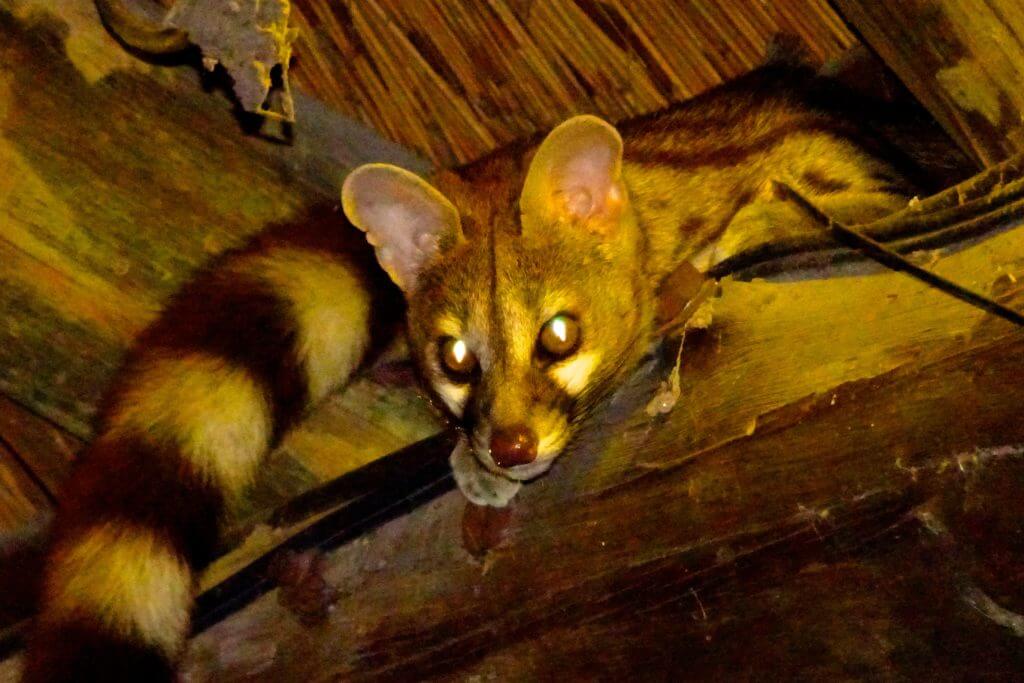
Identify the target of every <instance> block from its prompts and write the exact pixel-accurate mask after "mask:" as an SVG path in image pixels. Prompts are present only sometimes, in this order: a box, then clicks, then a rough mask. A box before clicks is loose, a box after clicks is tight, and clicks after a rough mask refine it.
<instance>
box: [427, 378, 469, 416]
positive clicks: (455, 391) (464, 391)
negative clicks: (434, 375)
mask: <svg viewBox="0 0 1024 683" xmlns="http://www.w3.org/2000/svg"><path fill="white" fill-rule="evenodd" d="M434 390H435V391H436V392H437V395H438V396H440V397H441V400H442V401H444V404H445V405H446V406H448V410H450V411H452V414H453V415H455V417H462V411H464V410H465V409H466V400H467V399H468V398H469V387H467V386H465V385H461V384H451V383H449V382H436V383H435V384H434Z"/></svg>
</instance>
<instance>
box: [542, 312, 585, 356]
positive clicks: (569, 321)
mask: <svg viewBox="0 0 1024 683" xmlns="http://www.w3.org/2000/svg"><path fill="white" fill-rule="evenodd" d="M537 341H538V343H539V344H540V348H541V350H543V351H544V353H546V354H548V355H549V356H553V357H555V358H565V357H566V356H569V355H572V354H573V353H575V351H576V349H577V348H578V347H579V345H580V324H579V323H578V322H576V319H575V318H573V317H572V316H569V315H566V314H565V313H559V314H558V315H556V316H555V317H554V318H552V319H551V320H549V321H547V322H546V323H544V326H543V327H541V328H540V337H539V338H538V340H537Z"/></svg>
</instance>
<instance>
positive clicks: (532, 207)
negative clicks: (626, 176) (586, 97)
mask: <svg viewBox="0 0 1024 683" xmlns="http://www.w3.org/2000/svg"><path fill="white" fill-rule="evenodd" d="M621 174H622V137H621V136H620V135H619V132H618V131H617V130H615V128H614V126H612V125H611V124H609V123H607V122H605V121H602V120H601V119H599V118H597V117H596V116H575V117H573V118H571V119H569V120H568V121H565V122H564V123H562V124H560V125H559V126H558V127H556V128H555V129H554V130H553V131H551V133H549V134H548V136H547V137H546V138H545V139H544V142H542V143H541V145H540V147H539V148H538V149H537V153H536V155H535V156H534V157H533V161H532V162H531V163H530V169H529V171H528V172H527V174H526V182H525V184H524V185H523V193H522V196H521V197H520V201H519V206H520V207H521V209H522V213H523V216H522V220H523V224H524V228H525V227H526V226H527V224H529V223H531V222H532V221H535V220H540V221H552V220H554V221H563V222H569V223H573V224H578V225H581V226H582V227H584V228H586V229H588V230H591V231H593V232H597V233H602V234H603V233H608V232H610V231H611V230H612V229H614V227H615V226H616V225H617V224H618V221H619V218H620V217H621V215H622V210H623V207H624V206H625V203H626V192H625V187H624V186H623V184H622V178H621Z"/></svg>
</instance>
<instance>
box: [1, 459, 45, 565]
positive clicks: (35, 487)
mask: <svg viewBox="0 0 1024 683" xmlns="http://www.w3.org/2000/svg"><path fill="white" fill-rule="evenodd" d="M50 511H51V499H50V498H49V497H48V496H47V493H46V491H45V490H44V489H43V487H42V486H40V485H39V482H38V480H37V479H35V478H34V477H33V476H32V474H31V473H30V472H29V471H28V470H27V469H26V468H25V465H24V463H23V462H22V461H21V460H20V459H19V458H18V455H17V454H16V453H15V452H14V451H12V450H11V449H10V448H8V447H7V446H6V445H5V444H3V443H2V442H0V549H6V546H8V545H10V539H11V538H12V536H14V535H15V533H16V532H18V531H20V530H21V529H22V528H23V527H26V526H29V525H32V524H33V523H35V524H36V525H38V523H39V522H40V520H42V519H45V518H47V517H48V516H49V513H50ZM0 554H3V553H0Z"/></svg>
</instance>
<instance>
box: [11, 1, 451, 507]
mask: <svg viewBox="0 0 1024 683" xmlns="http://www.w3.org/2000/svg"><path fill="white" fill-rule="evenodd" d="M199 86H200V78H199V77H198V75H197V73H196V72H195V71H194V70H193V69H191V68H189V67H178V68H169V67H161V66H156V65H152V64H147V63H145V62H142V61H140V60H138V59H137V58H135V57H132V56H130V55H127V54H125V53H124V51H123V50H122V49H121V47H120V46H119V45H117V43H116V42H114V40H113V39H112V38H111V37H110V36H108V35H107V34H106V33H105V31H104V29H103V28H102V26H101V25H100V24H99V22H98V20H97V18H96V16H95V11H94V8H93V5H92V3H91V2H89V1H88V0H74V1H72V2H66V3H60V4H59V5H54V4H53V3H48V2H33V1H27V0H26V1H18V2H11V1H10V0H8V1H3V2H0V133H2V135H0V166H3V167H4V169H5V173H4V174H3V177H2V178H0V284H2V286H0V310H2V311H4V320H5V322H4V324H3V325H2V326H0V393H4V394H7V395H9V396H12V397H14V398H15V399H16V400H17V401H18V402H20V403H22V404H23V405H25V406H27V407H29V408H30V409H32V410H33V411H35V412H37V413H39V414H40V415H43V416H46V417H47V418H48V419H51V420H53V421H54V422H55V423H57V424H58V425H60V426H61V427H63V428H65V429H67V430H69V431H70V432H72V433H74V434H75V435H77V436H79V437H83V438H84V437H88V435H89V433H90V420H91V417H92V414H93V411H94V410H95V407H96V404H97V401H98V400H99V397H100V396H101V395H102V392H103V391H104V388H105V387H106V385H107V384H108V382H109V380H110V378H111V375H112V373H113V372H114V370H115V368H116V367H117V364H118V362H119V360H120V357H121V354H122V353H123V351H124V349H125V347H126V345H127V344H128V343H129V341H130V340H131V338H132V337H133V336H134V335H135V334H136V333H137V332H138V331H139V330H140V329H141V328H142V327H143V326H144V325H145V324H146V323H147V322H149V321H150V320H151V319H152V318H153V316H154V315H155V314H156V312H157V311H158V310H159V308H160V305H161V302H162V301H163V300H164V299H165V298H166V297H167V296H169V295H170V294H171V293H172V292H173V291H174V290H175V289H176V288H177V287H178V286H179V285H180V283H181V282H182V281H183V280H184V279H185V278H187V277H188V276H189V274H190V273H191V272H192V271H193V270H194V269H195V268H197V267H198V266H200V265H201V264H203V263H204V262H206V261H207V260H208V259H209V258H210V256H211V255H212V254H214V253H217V252H220V251H222V250H224V249H226V248H229V247H231V246H232V245H236V244H238V243H240V242H241V241H242V240H244V239H245V237H246V236H248V235H251V234H252V233H254V232H255V231H257V230H259V229H261V228H263V227H264V226H265V225H266V224H267V223H270V222H274V221H281V220H286V219H294V218H298V217H300V216H301V214H302V212H303V211H304V210H305V209H306V208H307V207H309V206H310V205H312V204H314V203H316V202H323V201H333V200H334V199H335V196H336V193H337V187H338V183H339V181H340V178H341V177H342V176H343V174H344V172H345V171H346V169H347V168H350V167H351V166H352V165H355V164H357V163H361V162H362V161H366V160H369V159H371V158H372V159H373V160H380V159H381V158H390V159H392V160H394V161H396V162H399V163H404V164H405V165H408V166H411V167H413V168H417V167H418V168H423V165H422V162H419V161H417V160H416V159H415V158H414V157H412V156H411V155H409V154H406V153H404V152H402V151H401V150H400V149H398V148H396V147H394V146H389V145H388V144H387V143H384V142H383V141H381V140H379V139H376V138H374V137H373V135H372V134H371V133H369V132H368V131H366V130H365V129H360V128H359V127H358V126H356V125H355V124H352V123H351V122H348V121H345V120H343V119H341V118H340V117H337V116H336V115H334V114H331V113H330V112H328V110H326V109H324V108H323V107H321V106H319V105H317V104H316V103H315V102H314V101H312V100H310V99H309V98H308V97H302V98H300V100H299V104H300V106H301V107H304V108H305V113H304V121H303V122H302V124H300V128H298V129H297V130H296V131H295V144H294V145H292V146H287V145H280V144H275V143H274V142H273V141H269V140H266V139H262V138H260V137H257V136H253V135H247V134H246V133H245V129H246V126H245V125H244V123H245V122H244V121H242V122H240V121H239V120H238V119H237V118H236V116H235V115H234V114H233V112H232V108H231V104H230V102H228V101H227V100H226V99H225V98H224V97H223V96H222V95H220V94H218V93H217V92H215V91H213V92H210V93H207V94H203V93H202V92H201V91H200V90H199V89H198V88H199ZM406 404H409V405H412V406H414V407H408V408H407V407H404V406H406ZM325 410H326V412H325V413H324V415H327V416H329V417H328V418H326V419H319V418H318V419H314V420H313V421H311V422H310V423H309V424H308V427H307V428H306V429H305V431H300V432H298V433H296V434H295V435H294V436H293V438H292V439H290V440H289V442H288V443H287V444H285V447H284V449H283V451H282V453H281V454H280V455H279V456H277V457H276V458H275V462H277V463H278V464H281V463H284V465H282V469H281V470H280V471H279V476H277V477H275V478H274V479H273V480H272V481H277V482H278V483H280V482H281V481H284V482H287V485H285V486H283V487H282V488H283V489H284V490H285V491H287V495H292V494H294V492H295V490H296V489H295V488H289V487H294V486H295V485H298V486H299V490H301V489H302V488H304V487H307V486H309V485H310V484H311V483H314V482H316V481H320V480H323V479H324V478H330V477H332V476H336V475H337V474H339V473H340V472H343V471H345V470H346V469H348V468H351V467H352V466H354V465H358V464H361V463H363V462H366V461H367V460H369V459H372V458H373V457H376V456H378V455H380V454H382V453H386V452H390V451H392V450H394V449H395V448H397V447H400V446H402V445H404V444H405V443H407V442H408V441H409V440H411V439H415V438H421V437H422V436H425V435H426V434H429V433H430V432H431V431H433V429H434V428H435V427H434V426H433V422H432V419H431V418H430V417H429V416H428V415H427V413H426V412H425V411H424V410H423V409H422V407H419V402H418V401H416V400H415V399H413V398H412V397H411V396H410V395H409V394H408V393H404V394H403V392H402V391H401V390H389V391H388V392H382V391H380V388H379V386H378V385H376V384H374V383H373V382H368V381H363V382H360V383H358V384H357V386H356V387H355V392H354V393H352V394H351V395H349V396H348V398H345V399H339V401H338V402H335V403H332V404H331V406H329V407H327V408H326V409H325ZM395 410H397V413H398V414H397V417H396V415H394V414H392V413H393V412H394V411H395ZM385 413H387V414H389V415H390V419H389V420H388V422H387V424H386V425H385V424H383V422H382V421H381V420H380V416H381V415H382V414H385ZM350 435H351V436H350ZM355 440H357V441H358V445H356V443H354V441H355ZM307 457H308V459H306V461H305V462H302V461H303V459H304V458H307ZM281 473H283V476H281ZM54 474H55V475H57V476H59V475H60V474H61V473H57V472H54Z"/></svg>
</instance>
